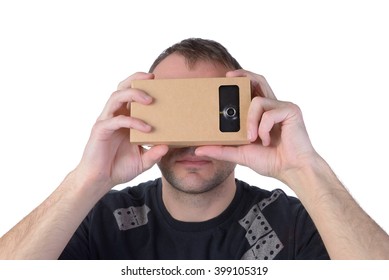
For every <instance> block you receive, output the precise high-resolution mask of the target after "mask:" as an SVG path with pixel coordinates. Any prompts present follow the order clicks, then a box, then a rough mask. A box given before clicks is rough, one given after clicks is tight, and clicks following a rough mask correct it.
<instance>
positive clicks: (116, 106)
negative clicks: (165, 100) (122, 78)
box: [98, 89, 153, 120]
mask: <svg viewBox="0 0 389 280" xmlns="http://www.w3.org/2000/svg"><path fill="white" fill-rule="evenodd" d="M152 101H153V99H152V98H151V96H149V95H148V94H147V93H145V92H144V91H142V90H138V89H124V90H119V91H115V92H114V93H113V94H112V95H111V97H110V98H109V99H108V101H107V103H106V105H105V107H104V109H103V111H102V113H101V115H100V116H99V118H98V119H99V120H105V119H110V118H112V117H114V116H116V115H119V114H125V113H127V114H129V113H128V112H127V104H128V103H130V102H138V103H141V104H144V105H147V104H150V103H151V102H152Z"/></svg>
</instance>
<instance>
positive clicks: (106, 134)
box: [93, 115, 152, 140]
mask: <svg viewBox="0 0 389 280" xmlns="http://www.w3.org/2000/svg"><path fill="white" fill-rule="evenodd" d="M122 128H128V129H130V128H132V129H136V130H139V131H142V132H146V133H147V132H150V131H151V129H152V128H151V126H150V125H148V124H146V123H145V122H143V121H141V120H139V119H136V118H132V117H129V116H124V115H120V116H116V117H114V118H110V119H107V120H103V121H98V122H97V123H96V124H95V125H94V127H93V134H94V135H99V138H101V139H100V140H107V139H109V138H110V137H111V136H112V135H113V134H114V133H115V132H116V131H118V130H119V129H122Z"/></svg>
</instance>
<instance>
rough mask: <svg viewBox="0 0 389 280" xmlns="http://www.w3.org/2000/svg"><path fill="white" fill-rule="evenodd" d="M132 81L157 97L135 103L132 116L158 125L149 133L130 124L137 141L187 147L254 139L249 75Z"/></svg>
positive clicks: (134, 141) (138, 142)
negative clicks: (250, 128) (250, 134)
mask: <svg viewBox="0 0 389 280" xmlns="http://www.w3.org/2000/svg"><path fill="white" fill-rule="evenodd" d="M131 87H132V88H137V89H141V90H143V91H145V92H146V93H148V94H149V95H150V96H151V97H152V98H153V102H152V103H151V104H149V105H142V104H139V103H136V102H132V103H131V107H130V114H131V116H132V117H135V118H138V119H141V120H143V121H144V122H146V123H148V124H149V125H151V126H152V128H153V129H152V131H151V132H148V133H144V132H141V131H138V130H136V129H130V142H131V143H133V144H138V145H147V146H152V145H157V144H167V145H169V146H178V147H180V146H181V147H183V146H201V145H242V144H248V143H249V141H248V140H247V128H246V122H247V113H248V108H249V106H250V101H251V88H250V79H249V78H246V77H237V78H192V79H155V80H135V81H132V84H131Z"/></svg>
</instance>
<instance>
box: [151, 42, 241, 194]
mask: <svg viewBox="0 0 389 280" xmlns="http://www.w3.org/2000/svg"><path fill="white" fill-rule="evenodd" d="M236 69H241V66H240V65H239V63H238V62H237V61H236V60H235V59H234V58H233V57H232V56H231V55H230V54H229V53H228V51H227V50H226V48H224V47H223V46H222V45H221V44H219V43H217V42H215V41H211V40H204V39H187V40H184V41H182V42H180V43H177V44H175V45H173V46H172V47H170V48H168V49H167V50H165V51H164V52H163V53H162V54H161V55H160V56H159V57H158V58H157V59H156V61H155V62H154V63H153V65H152V66H151V68H150V72H152V73H154V75H155V79H169V78H211V77H225V76H226V73H227V72H228V71H231V70H236ZM193 125H196V123H194V124H193ZM194 151H195V148H194V147H189V148H182V149H170V150H169V152H168V153H167V154H166V155H165V156H164V157H163V158H162V160H161V161H160V163H159V164H158V166H159V168H160V170H161V172H162V175H163V177H164V178H165V179H166V181H167V182H168V183H169V184H170V185H171V186H173V187H174V188H175V189H177V190H180V191H183V192H185V193H192V194H199V193H205V192H208V191H210V190H213V189H214V188H215V187H217V186H220V185H222V184H224V183H225V181H226V179H227V178H229V179H230V180H231V179H232V178H233V177H234V176H233V171H234V169H235V166H236V164H234V163H231V162H224V161H217V160H212V159H210V158H207V157H197V156H195V154H194Z"/></svg>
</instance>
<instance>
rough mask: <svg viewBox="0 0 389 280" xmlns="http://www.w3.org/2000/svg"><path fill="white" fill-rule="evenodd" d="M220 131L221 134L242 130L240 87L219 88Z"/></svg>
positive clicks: (225, 86)
mask: <svg viewBox="0 0 389 280" xmlns="http://www.w3.org/2000/svg"><path fill="white" fill-rule="evenodd" d="M219 129H220V131H221V132H238V131H239V130H240V118H239V87H238V86H237V85H223V86H220V87H219Z"/></svg>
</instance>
